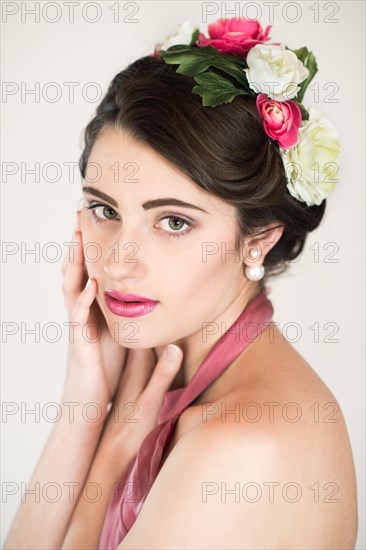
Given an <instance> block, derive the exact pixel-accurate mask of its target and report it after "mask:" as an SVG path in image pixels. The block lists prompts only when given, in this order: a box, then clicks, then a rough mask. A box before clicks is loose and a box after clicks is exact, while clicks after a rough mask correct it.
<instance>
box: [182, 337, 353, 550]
mask: <svg viewBox="0 0 366 550" xmlns="http://www.w3.org/2000/svg"><path fill="white" fill-rule="evenodd" d="M233 366H234V371H233V380H234V379H235V381H236V384H235V387H233V388H232V389H231V390H230V391H229V392H228V393H227V394H225V397H223V398H221V399H218V400H216V401H215V402H211V403H201V408H202V422H199V423H197V424H196V430H195V431H196V433H194V432H193V431H192V433H191V434H190V435H191V444H192V445H194V443H193V440H194V439H196V438H197V439H199V438H201V440H202V441H203V442H204V443H203V446H204V447H205V448H206V449H207V448H210V447H213V448H214V447H216V446H218V447H220V448H221V449H222V452H223V453H224V455H225V456H223V460H224V461H226V464H230V470H231V472H232V473H233V472H235V479H237V480H241V482H242V489H243V490H242V491H241V498H244V497H245V496H246V498H248V500H249V501H250V499H251V498H253V499H256V498H258V502H260V500H261V499H264V500H265V499H267V501H268V502H267V503H270V504H271V505H270V506H269V508H268V511H269V510H270V513H269V515H268V517H267V516H265V520H266V531H267V533H271V530H272V534H270V535H269V541H271V540H272V541H276V542H277V543H278V544H279V545H280V547H285V548H304V547H306V548H354V545H355V541H356V536H357V490H356V478H355V469H354V463H353V456H352V451H351V446H350V441H349V436H348V432H347V427H346V423H345V419H344V416H343V413H342V410H341V407H340V405H339V403H338V401H337V399H336V397H335V396H334V394H333V393H332V392H331V391H330V389H329V388H328V387H327V386H326V384H325V383H324V382H323V380H321V378H320V377H319V376H318V375H317V373H316V372H315V370H314V369H313V368H312V367H311V366H310V365H309V363H308V362H307V361H306V360H305V359H304V358H303V357H302V356H301V355H300V354H299V353H298V352H297V351H296V349H295V348H294V347H293V346H292V345H291V344H290V343H289V342H287V341H286V340H285V339H284V338H283V337H282V335H281V334H280V333H279V331H277V329H275V331H274V334H273V338H271V339H270V340H268V341H267V342H263V343H262V345H261V346H259V347H258V349H257V350H256V349H255V346H253V347H252V348H251V349H250V351H249V348H248V353H247V354H243V356H242V357H239V358H238V362H237V365H236V367H235V365H233ZM234 373H235V375H234ZM239 373H240V374H239ZM227 387H228V388H230V384H229V383H228V382H227ZM187 443H188V441H187ZM235 457H236V458H235ZM239 457H242V460H239ZM232 481H233V478H231V482H232ZM251 483H252V485H251ZM246 484H247V485H246ZM256 490H257V491H258V493H257V494H256ZM247 491H248V495H247ZM250 491H251V493H250ZM250 495H251V496H250ZM263 504H264V506H263V507H262V506H257V508H258V509H260V515H262V513H264V514H265V513H266V504H265V503H263ZM253 508H256V506H253ZM256 517H257V518H258V516H256ZM299 518H301V521H299ZM263 520H264V517H262V518H261V521H263ZM267 520H268V523H267ZM253 521H254V522H255V521H256V519H255V518H253ZM279 526H281V530H280V531H278V528H279ZM258 528H259V525H258Z"/></svg>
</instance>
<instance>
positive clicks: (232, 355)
mask: <svg viewBox="0 0 366 550" xmlns="http://www.w3.org/2000/svg"><path fill="white" fill-rule="evenodd" d="M269 292H270V288H267V287H264V288H263V290H262V291H261V292H260V293H259V294H258V295H257V296H256V297H255V298H254V299H252V301H250V302H249V303H248V304H247V305H246V307H245V308H244V310H243V311H242V313H241V314H240V315H239V317H238V318H237V320H236V321H235V322H234V323H233V324H232V325H231V326H230V327H229V329H228V330H226V332H225V333H224V334H223V335H222V336H221V337H220V338H219V340H218V341H217V342H216V344H215V345H214V347H213V348H212V349H211V350H210V352H209V353H208V354H207V356H206V357H205V359H204V360H203V361H202V363H201V364H200V366H199V368H198V369H197V370H196V372H195V374H194V375H193V377H192V379H191V381H190V382H189V384H187V386H186V387H183V388H178V389H175V390H171V391H168V392H166V394H165V398H164V404H163V406H162V408H161V409H160V413H159V417H158V425H157V426H156V428H154V429H153V430H152V431H151V432H150V433H149V434H148V435H147V436H146V438H145V439H144V441H143V442H142V444H141V446H140V448H139V451H138V453H137V456H136V457H135V458H134V459H133V460H132V461H131V463H130V465H129V467H128V469H127V471H125V473H124V474H123V475H122V477H121V478H120V480H119V482H118V485H117V486H116V487H115V490H114V494H113V495H112V497H111V500H110V502H109V506H108V510H107V513H106V517H105V520H104V524H103V529H102V533H101V538H100V541H99V550H116V548H117V546H118V545H119V544H120V542H121V541H122V540H123V539H124V537H125V536H126V534H127V533H128V531H129V530H130V529H131V527H132V525H133V524H134V522H135V520H136V518H137V516H138V514H139V513H140V510H141V508H142V506H143V504H144V502H145V500H146V497H147V495H148V493H149V491H150V488H151V486H152V485H153V483H154V481H155V479H156V477H157V475H158V473H159V467H160V462H161V458H162V456H163V453H164V451H165V449H166V448H167V446H168V444H169V442H170V440H171V438H172V435H173V431H174V428H175V425H176V423H177V420H178V418H179V416H180V415H181V414H182V412H183V411H184V410H185V409H186V408H187V407H188V405H189V404H190V403H192V401H194V400H195V399H196V398H197V397H198V396H199V395H200V394H201V393H202V392H203V391H204V390H205V389H206V388H207V387H208V386H209V385H210V384H211V383H212V382H213V381H214V380H215V379H216V378H217V377H218V376H219V375H220V374H221V373H222V372H223V371H224V370H225V369H226V368H227V367H228V366H229V365H230V364H231V363H232V362H233V361H234V360H235V359H236V357H238V355H239V354H240V353H241V352H242V351H243V350H244V349H245V348H246V347H247V346H248V344H249V343H250V342H251V341H252V340H255V339H256V338H257V337H258V339H259V338H260V337H261V332H262V331H263V330H265V328H266V327H267V325H268V324H269V323H270V322H271V319H272V316H273V306H272V303H271V301H270V300H269V299H268V297H267V295H268V294H269Z"/></svg>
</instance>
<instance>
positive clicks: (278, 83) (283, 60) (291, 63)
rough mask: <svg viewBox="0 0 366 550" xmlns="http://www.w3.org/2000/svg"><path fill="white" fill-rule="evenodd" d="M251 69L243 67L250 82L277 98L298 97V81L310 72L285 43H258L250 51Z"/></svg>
mask: <svg viewBox="0 0 366 550" xmlns="http://www.w3.org/2000/svg"><path fill="white" fill-rule="evenodd" d="M246 61H247V65H248V67H249V68H248V69H244V71H245V73H246V75H247V79H248V83H249V86H250V87H251V88H252V90H254V91H255V92H258V93H263V94H266V95H268V97H270V98H272V99H276V100H277V101H287V100H288V99H291V98H293V97H295V96H296V95H297V93H298V91H299V89H300V87H299V86H298V84H299V83H300V82H302V81H303V80H305V79H306V78H307V77H308V76H309V69H307V68H306V67H305V66H304V64H303V62H302V61H300V59H298V58H297V57H296V54H294V52H292V51H291V50H286V48H284V47H283V46H270V45H266V44H256V45H255V46H254V47H253V48H251V49H250V50H249V52H248V55H247V59H246Z"/></svg>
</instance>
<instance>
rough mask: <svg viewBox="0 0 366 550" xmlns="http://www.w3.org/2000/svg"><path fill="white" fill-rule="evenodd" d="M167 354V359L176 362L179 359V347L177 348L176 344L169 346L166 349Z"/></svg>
mask: <svg viewBox="0 0 366 550" xmlns="http://www.w3.org/2000/svg"><path fill="white" fill-rule="evenodd" d="M165 353H166V357H167V359H170V360H172V361H174V360H176V359H178V358H179V355H180V350H179V348H178V346H176V345H175V344H169V345H168V346H167V347H166V348H165Z"/></svg>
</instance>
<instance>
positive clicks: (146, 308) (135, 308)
mask: <svg viewBox="0 0 366 550" xmlns="http://www.w3.org/2000/svg"><path fill="white" fill-rule="evenodd" d="M104 297H105V303H106V305H107V307H108V309H109V310H110V311H111V312H112V313H114V314H115V315H119V316H120V317H140V316H141V315H146V313H150V311H152V310H153V309H154V308H155V306H157V304H158V301H156V300H150V299H149V298H145V297H144V296H137V295H135V294H122V293H121V292H118V291H117V290H106V291H105V292H104Z"/></svg>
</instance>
